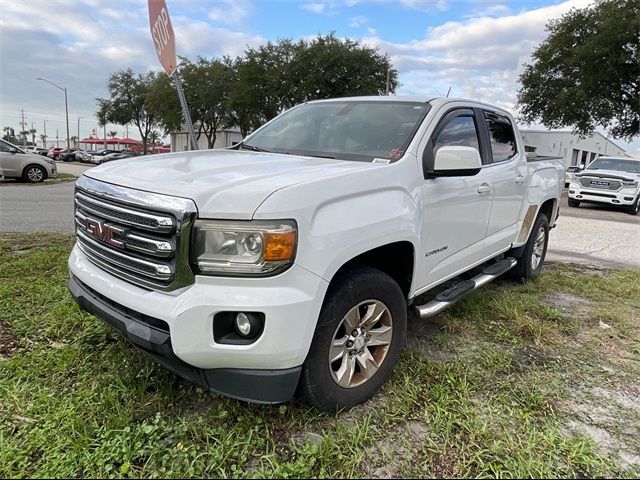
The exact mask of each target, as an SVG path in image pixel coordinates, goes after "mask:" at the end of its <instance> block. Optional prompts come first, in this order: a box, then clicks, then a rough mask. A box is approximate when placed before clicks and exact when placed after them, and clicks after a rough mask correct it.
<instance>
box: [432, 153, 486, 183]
mask: <svg viewBox="0 0 640 480" xmlns="http://www.w3.org/2000/svg"><path fill="white" fill-rule="evenodd" d="M480 168H482V159H481V158H480V152H479V151H478V149H477V148H474V147H454V146H446V147H441V148H439V149H438V151H437V152H436V156H435V159H434V161H433V175H435V176H437V177H456V176H469V175H476V174H477V173H478V172H479V171H480Z"/></svg>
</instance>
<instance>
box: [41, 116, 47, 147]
mask: <svg viewBox="0 0 640 480" xmlns="http://www.w3.org/2000/svg"><path fill="white" fill-rule="evenodd" d="M42 123H43V124H44V140H42V148H47V121H46V120H43V121H42Z"/></svg>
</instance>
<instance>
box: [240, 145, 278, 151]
mask: <svg viewBox="0 0 640 480" xmlns="http://www.w3.org/2000/svg"><path fill="white" fill-rule="evenodd" d="M238 148H244V149H246V150H251V151H252V152H267V153H271V150H267V149H266V148H260V147H254V146H253V145H249V144H247V143H240V144H238Z"/></svg>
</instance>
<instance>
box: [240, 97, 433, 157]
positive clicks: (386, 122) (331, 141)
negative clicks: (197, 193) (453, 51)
mask: <svg viewBox="0 0 640 480" xmlns="http://www.w3.org/2000/svg"><path fill="white" fill-rule="evenodd" d="M428 111H429V105H428V104H427V103H420V102H402V101H397V102H396V101H375V100H374V101H364V100H363V101H358V100H345V101H331V102H318V103H307V104H304V105H300V106H298V107H296V108H294V109H292V110H289V111H288V112H286V113H283V114H282V115H280V116H279V117H277V118H276V119H274V120H273V121H272V122H271V123H269V124H267V125H265V126H264V127H263V128H261V129H260V130H258V131H257V132H255V133H254V134H253V135H251V136H250V137H248V138H247V141H246V143H244V142H243V143H241V144H240V145H239V147H238V148H242V147H243V146H244V147H245V148H248V149H255V150H266V151H272V152H277V153H287V154H297V155H308V156H315V157H325V158H339V159H343V160H361V161H371V160H372V159H373V158H381V159H388V160H390V161H393V160H397V159H399V158H400V157H402V155H404V152H405V150H406V148H407V146H408V145H409V143H410V142H411V139H412V138H413V136H414V135H415V133H416V130H417V129H418V127H419V126H420V123H421V122H422V120H423V119H424V117H425V115H426V114H427V112H428Z"/></svg>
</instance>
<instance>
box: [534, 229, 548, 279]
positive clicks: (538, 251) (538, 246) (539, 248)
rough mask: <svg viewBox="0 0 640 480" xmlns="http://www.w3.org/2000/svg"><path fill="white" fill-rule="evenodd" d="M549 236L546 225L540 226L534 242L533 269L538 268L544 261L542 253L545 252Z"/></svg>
mask: <svg viewBox="0 0 640 480" xmlns="http://www.w3.org/2000/svg"><path fill="white" fill-rule="evenodd" d="M546 238H547V232H546V231H545V229H544V226H540V228H539V229H538V232H537V233H536V239H535V241H534V243H533V251H532V252H531V269H532V270H536V269H537V268H538V266H539V265H540V262H541V261H542V255H543V253H544V244H545V240H546Z"/></svg>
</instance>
